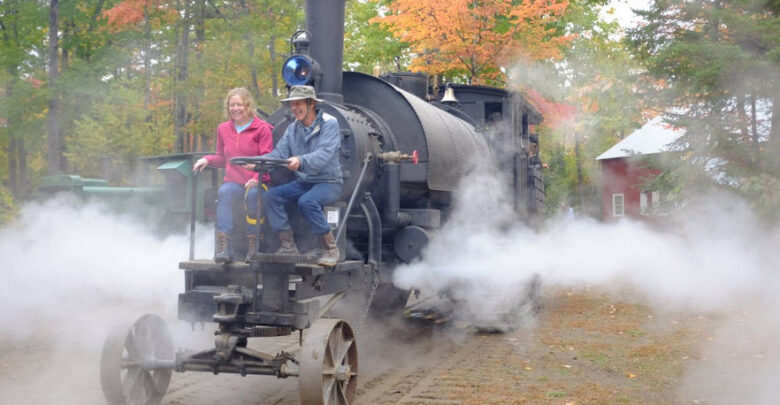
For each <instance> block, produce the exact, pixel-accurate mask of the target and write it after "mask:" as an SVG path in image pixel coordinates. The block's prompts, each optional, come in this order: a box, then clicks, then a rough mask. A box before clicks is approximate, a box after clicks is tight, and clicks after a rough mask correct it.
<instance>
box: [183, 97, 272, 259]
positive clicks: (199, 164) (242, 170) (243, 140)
mask: <svg viewBox="0 0 780 405" xmlns="http://www.w3.org/2000/svg"><path fill="white" fill-rule="evenodd" d="M254 104H255V103H254V100H252V95H251V94H249V91H247V90H246V89H244V88H242V87H239V88H235V89H233V90H230V91H229V92H228V94H227V97H225V116H226V118H227V119H228V121H226V122H223V123H222V124H220V125H219V127H217V152H216V154H214V155H207V156H204V157H202V158H200V159H198V160H197V161H196V162H195V165H193V167H192V171H193V172H199V171H201V170H203V169H204V168H205V167H206V166H212V167H225V178H224V179H223V183H222V186H220V187H219V192H218V195H217V247H216V251H215V252H214V261H215V262H217V263H230V262H232V261H233V260H234V258H233V248H232V247H231V244H230V235H231V232H232V231H233V210H232V208H231V207H233V205H234V201H238V200H240V199H243V200H244V204H243V205H244V207H245V208H246V211H247V212H245V213H242V214H241V215H242V216H245V217H246V218H247V237H248V240H249V249H248V250H247V256H246V258H245V259H244V260H245V261H248V260H249V259H250V258H251V256H252V254H253V253H254V252H255V251H256V250H257V220H256V219H255V220H252V218H251V217H253V216H256V213H257V186H258V175H259V173H257V172H254V171H252V168H253V166H254V165H244V166H237V165H234V164H232V163H230V159H231V158H234V157H236V156H259V155H265V154H266V153H268V152H270V151H271V149H273V136H272V135H271V130H272V129H273V127H272V126H271V124H269V123H267V122H265V121H263V120H262V119H260V118H259V117H258V116H257V112H256V111H255V105H254ZM263 182H268V178H267V175H265V176H264V177H263Z"/></svg>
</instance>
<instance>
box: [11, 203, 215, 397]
mask: <svg viewBox="0 0 780 405" xmlns="http://www.w3.org/2000/svg"><path fill="white" fill-rule="evenodd" d="M141 222H143V221H141V220H139V218H138V217H134V216H131V215H129V214H128V215H124V216H117V215H116V214H115V213H113V212H112V211H110V210H109V209H108V208H107V207H105V206H102V205H99V204H96V203H86V204H85V203H84V202H83V201H81V200H72V199H68V198H54V199H51V200H48V201H46V202H43V203H34V204H29V205H27V206H25V207H23V209H22V212H21V215H20V217H19V218H17V220H16V221H15V222H13V223H11V224H9V225H7V226H5V227H3V228H0V272H1V273H2V280H3V281H2V283H0V307H2V308H4V310H3V311H0V324H2V325H3V326H2V329H1V330H0V347H3V350H2V352H1V353H0V360H2V364H0V365H1V366H2V368H0V377H2V378H0V391H2V392H3V397H4V401H5V400H8V401H10V402H9V403H28V404H38V403H41V404H43V403H58V404H71V403H72V404H84V403H101V402H102V401H103V399H102V394H101V391H100V387H99V370H98V366H99V361H100V360H99V356H100V351H101V349H102V345H103V341H104V340H105V338H106V336H107V334H108V332H109V330H110V329H111V328H112V327H113V326H114V325H115V324H117V323H120V322H123V321H131V320H135V319H137V318H138V317H139V316H141V315H143V314H144V313H155V314H157V315H160V316H162V317H163V318H165V319H166V320H168V321H169V325H170V326H173V327H174V328H176V327H177V325H176V324H175V323H171V322H170V321H173V320H175V318H176V297H177V294H178V292H180V291H181V290H182V288H183V283H184V282H183V273H182V271H181V270H179V269H178V268H177V263H178V262H180V261H182V260H185V259H186V258H187V257H188V253H189V252H188V248H189V243H188V236H187V235H186V234H185V233H184V232H182V233H181V234H178V235H172V236H168V237H163V236H159V235H157V234H155V233H154V232H152V230H151V229H150V228H149V227H147V226H145V225H142V224H141ZM197 241H198V242H197V245H196V252H198V253H199V256H207V255H210V254H211V249H212V246H213V245H212V242H213V237H212V234H211V233H210V232H209V230H207V229H200V233H199V235H198V238H197ZM172 332H173V333H174V335H176V334H177V332H179V333H180V332H181V331H177V330H173V331H172ZM182 336H184V334H182ZM179 338H180V337H179V336H176V337H175V338H174V339H175V340H176V341H177V343H179V342H180V339H179ZM42 387H46V388H45V389H42Z"/></svg>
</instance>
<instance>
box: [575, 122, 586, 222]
mask: <svg viewBox="0 0 780 405" xmlns="http://www.w3.org/2000/svg"><path fill="white" fill-rule="evenodd" d="M580 149H581V147H580V134H579V133H577V132H575V133H574V160H575V162H576V164H577V194H578V198H579V200H580V211H586V210H585V195H584V193H583V191H582V187H583V183H584V176H583V175H582V154H581V152H580Z"/></svg>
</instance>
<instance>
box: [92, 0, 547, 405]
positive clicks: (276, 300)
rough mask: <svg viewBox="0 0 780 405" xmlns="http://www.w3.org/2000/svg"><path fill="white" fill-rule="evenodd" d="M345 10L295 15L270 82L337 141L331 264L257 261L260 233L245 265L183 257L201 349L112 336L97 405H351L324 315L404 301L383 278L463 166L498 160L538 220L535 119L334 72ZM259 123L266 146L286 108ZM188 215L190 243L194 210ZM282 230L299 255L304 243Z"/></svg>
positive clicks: (353, 378) (434, 226) (317, 0)
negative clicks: (307, 91) (335, 130)
mask: <svg viewBox="0 0 780 405" xmlns="http://www.w3.org/2000/svg"><path fill="white" fill-rule="evenodd" d="M344 5H345V0H309V1H307V2H306V6H305V7H306V30H305V31H299V32H297V33H296V34H295V35H293V37H292V38H291V41H290V42H291V48H293V52H292V56H290V57H289V58H288V59H287V61H286V62H285V64H284V66H283V71H282V76H283V78H284V80H285V82H286V83H287V84H288V85H289V86H292V85H298V84H310V85H313V86H315V88H316V90H317V95H318V97H320V98H322V99H324V100H325V102H324V103H321V105H320V108H322V109H323V110H324V111H325V112H326V113H328V114H330V115H332V116H334V117H336V118H337V119H338V123H339V125H340V128H341V137H342V139H341V140H342V143H341V150H340V154H341V155H340V159H341V167H342V170H343V176H344V187H343V195H342V199H341V201H340V202H338V203H336V204H334V205H332V206H329V207H326V216H327V218H328V222H329V223H330V224H331V226H332V227H333V229H334V234H335V235H337V242H338V243H339V250H340V251H341V252H342V257H341V258H340V261H339V263H338V264H337V265H336V266H335V267H321V266H317V265H316V264H315V263H316V258H313V257H311V256H310V255H306V254H301V255H289V256H288V255H275V254H270V253H267V252H273V251H274V250H275V246H274V245H275V244H276V243H278V242H277V241H274V240H272V237H273V232H264V235H265V236H266V237H265V238H264V243H262V244H261V246H260V250H259V251H258V252H254V255H253V256H252V260H251V261H249V262H248V263H244V262H236V263H231V264H216V263H214V262H213V261H210V260H195V259H194V257H193V256H194V255H193V252H192V251H193V249H192V244H191V246H190V258H189V260H187V261H184V262H181V263H180V264H179V268H180V269H182V270H183V272H184V280H185V285H184V292H183V293H181V294H180V295H179V306H178V317H179V319H181V320H184V321H187V322H190V323H192V324H197V323H204V322H214V323H216V324H217V325H218V328H217V331H216V332H215V337H214V345H213V347H210V348H207V349H205V350H202V351H198V352H190V353H183V352H179V353H175V351H174V345H173V342H172V339H171V337H170V333H169V331H168V329H167V326H166V325H165V322H164V321H163V320H162V319H161V318H160V317H158V316H156V315H145V316H143V317H141V318H139V319H138V320H136V321H135V322H133V323H131V324H129V325H124V326H122V327H119V328H116V329H114V330H113V331H112V332H111V334H110V335H109V337H108V339H107V340H106V342H105V345H104V348H103V353H102V360H101V383H102V387H103V392H104V394H105V397H106V399H107V400H108V402H109V403H111V404H146V405H148V404H158V403H160V401H161V400H162V398H163V396H164V395H165V393H166V390H167V387H168V384H169V382H170V378H171V375H172V372H173V371H177V372H185V371H205V372H211V373H214V374H217V373H237V374H241V375H243V376H245V375H247V374H260V375H270V376H276V377H278V378H286V377H298V378H299V385H300V399H301V403H303V404H348V403H354V401H355V395H356V387H357V385H356V384H357V379H358V376H359V369H358V357H357V343H356V331H355V330H354V329H353V327H352V326H351V325H350V323H349V322H347V321H346V320H343V319H333V318H328V317H326V316H327V315H328V314H329V310H330V309H331V307H333V305H334V304H335V303H336V302H338V301H339V300H342V299H343V298H345V297H346V296H349V295H355V294H357V295H360V294H362V295H363V296H364V297H366V299H365V301H367V304H365V305H370V306H371V308H372V310H373V309H376V310H378V311H386V310H391V309H402V308H403V306H404V304H405V301H406V297H407V296H408V292H407V291H400V290H398V289H396V288H395V287H393V285H392V282H391V280H392V274H393V271H394V269H395V268H396V267H397V266H398V265H399V264H402V263H409V262H411V261H413V260H416V259H417V258H419V257H420V255H421V252H422V250H423V248H424V247H425V245H426V244H427V243H428V241H429V240H430V239H431V237H432V235H433V234H434V233H435V232H436V231H437V230H438V229H440V228H441V226H442V224H443V223H444V222H446V220H447V218H448V215H449V214H450V210H451V207H452V201H453V196H454V193H455V192H456V188H457V186H458V182H459V180H460V179H461V178H462V177H464V176H465V175H466V174H467V173H468V172H469V170H471V169H472V167H473V165H474V162H475V160H474V159H493V160H496V161H498V162H499V164H500V166H501V167H500V170H502V171H503V172H505V173H508V174H509V175H508V176H507V178H508V179H509V180H508V181H509V182H510V184H509V189H510V190H511V192H512V193H513V198H512V201H513V204H514V211H515V213H516V214H517V218H518V221H528V220H530V219H531V218H532V217H533V215H534V214H535V212H537V211H538V210H540V208H541V204H542V203H543V197H544V188H543V187H544V186H543V183H542V181H541V180H542V179H541V174H540V173H539V169H538V168H537V167H535V166H533V165H529V161H530V158H531V156H529V152H528V151H529V150H530V149H531V148H530V139H531V134H530V133H529V127H530V126H531V125H534V124H537V123H539V122H540V121H541V116H540V115H539V113H538V112H537V111H535V110H534V109H533V107H531V106H530V105H529V104H528V103H526V102H525V100H524V99H523V98H522V97H521V96H519V95H517V94H513V93H510V92H507V91H505V90H502V89H497V88H491V87H483V86H470V85H456V84H451V85H447V86H446V91H443V92H441V93H442V94H437V95H436V96H431V95H430V94H429V86H428V83H427V77H426V76H424V75H420V74H413V73H398V74H390V75H387V76H383V77H374V76H370V75H366V74H362V73H355V72H343V71H342V59H343V53H342V52H341V50H342V48H343V37H344V32H343V27H344V11H345V7H344ZM268 120H269V122H270V123H271V124H273V125H274V141H275V142H276V141H278V140H279V138H280V137H281V136H282V134H283V133H284V130H285V128H286V127H287V126H288V125H290V124H291V123H292V122H294V118H293V117H292V115H291V114H290V113H289V111H288V109H286V108H280V109H279V110H277V111H276V112H274V113H273V114H271V115H270V117H269V119H268ZM499 123H500V124H501V125H498V124H499ZM235 163H256V164H257V167H258V170H262V171H269V172H271V173H272V178H273V179H274V181H284V180H283V177H284V176H282V175H281V173H283V170H277V171H274V170H273V169H274V166H276V165H278V164H279V162H278V161H272V160H268V159H264V158H262V157H246V158H239V159H237V161H236V162H235ZM199 183H200V182H198V181H191V182H189V183H188V184H190V186H191V187H192V188H193V189H192V190H190V192H189V193H188V194H189V195H191V196H196V195H198V193H199V191H197V187H198V184H199ZM193 204H194V203H193ZM190 211H191V212H192V213H193V219H192V222H191V229H194V226H195V218H194V215H195V213H196V212H197V210H195V209H192V210H190ZM293 223H294V221H293ZM293 226H294V230H295V235H296V243H297V245H298V246H299V247H301V248H302V249H301V251H305V250H306V249H305V248H306V246H307V243H308V242H307V235H306V232H305V231H303V230H302V229H301V230H299V229H295V225H293ZM261 232H263V231H262V228H261ZM365 301H364V302H365ZM372 302H373V303H372ZM293 333H298V334H299V336H300V340H301V349H300V351H299V352H293V353H287V352H280V353H276V354H268V353H261V352H259V351H256V350H253V349H251V348H249V347H248V346H247V341H248V340H249V339H251V338H260V337H273V336H285V335H291V334H293Z"/></svg>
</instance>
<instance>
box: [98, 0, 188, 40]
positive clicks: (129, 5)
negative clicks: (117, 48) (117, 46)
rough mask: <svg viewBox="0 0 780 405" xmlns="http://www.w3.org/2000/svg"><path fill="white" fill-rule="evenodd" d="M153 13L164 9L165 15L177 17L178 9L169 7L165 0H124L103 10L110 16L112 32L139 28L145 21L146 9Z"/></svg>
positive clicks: (107, 16)
mask: <svg viewBox="0 0 780 405" xmlns="http://www.w3.org/2000/svg"><path fill="white" fill-rule="evenodd" d="M145 9H146V10H147V13H149V14H152V13H154V12H156V11H163V12H164V14H165V15H167V16H169V17H172V18H175V16H176V11H175V10H173V9H169V7H168V5H167V3H166V1H165V0H124V1H121V2H119V3H117V4H116V5H114V7H111V8H110V9H108V10H106V11H104V12H103V16H105V17H106V18H108V26H109V29H110V30H111V31H112V32H118V31H122V30H126V29H132V28H137V27H136V26H137V25H139V24H141V23H142V22H143V21H144V10H145Z"/></svg>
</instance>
